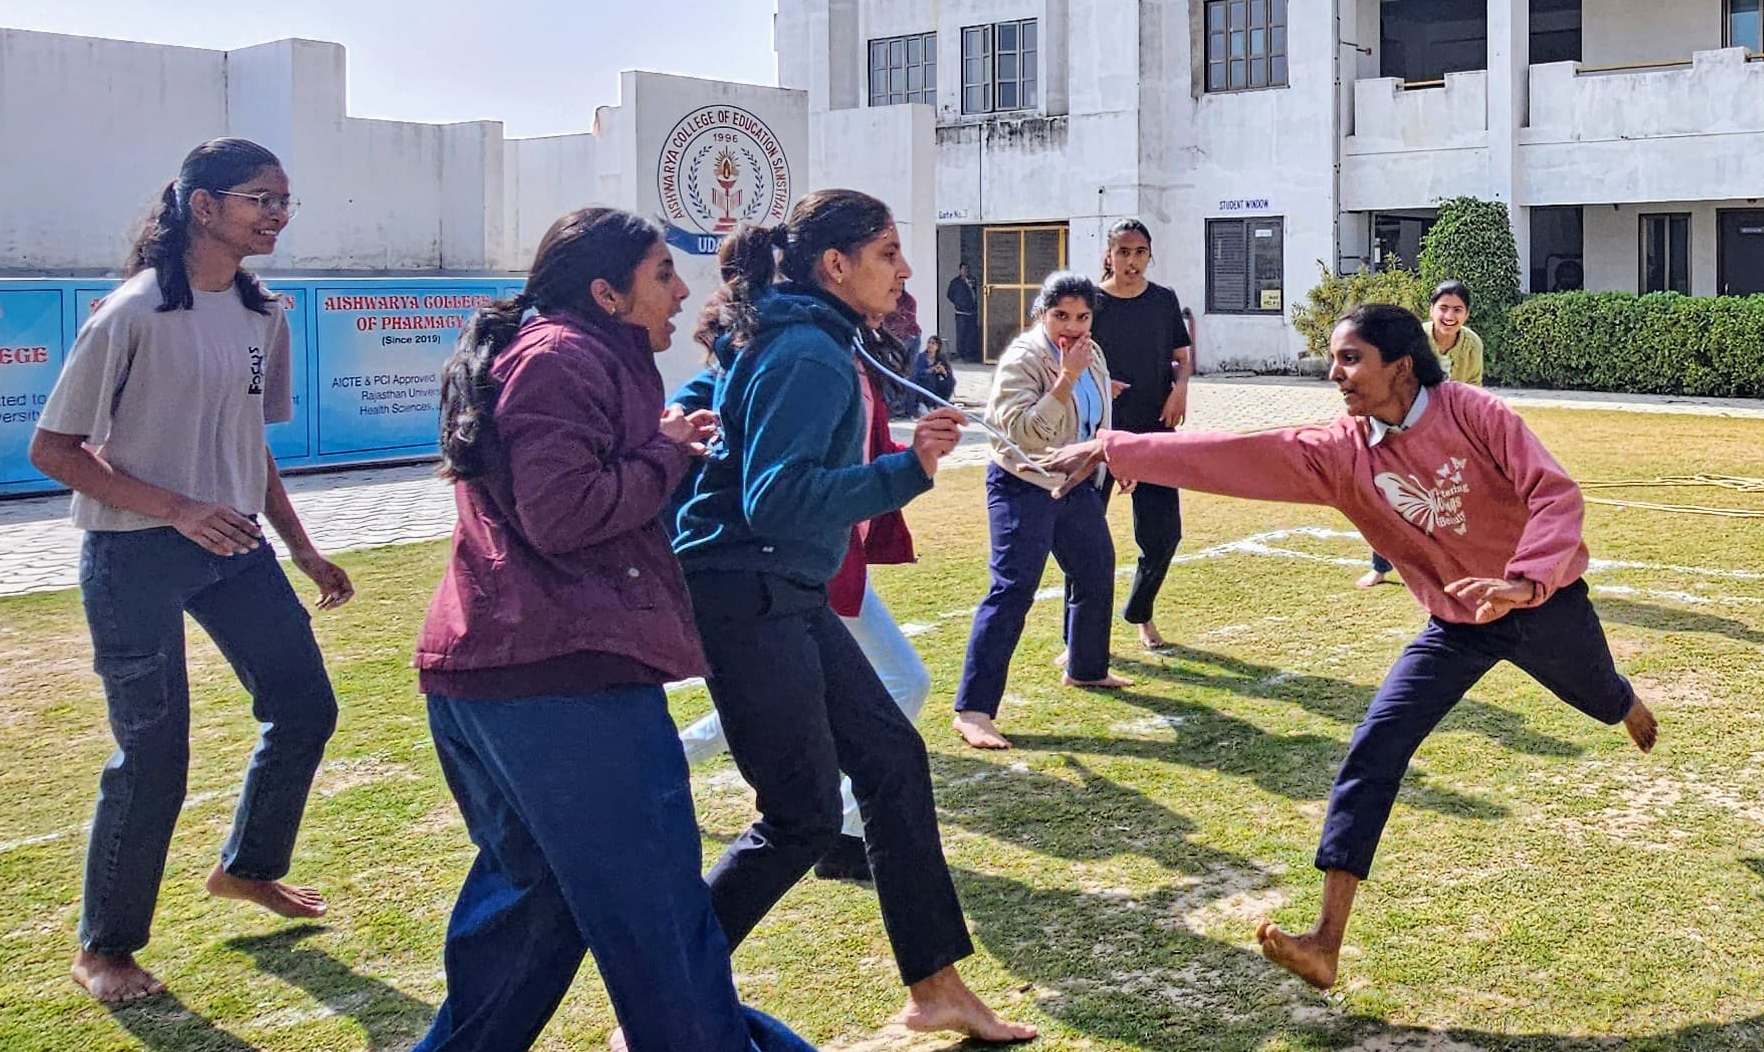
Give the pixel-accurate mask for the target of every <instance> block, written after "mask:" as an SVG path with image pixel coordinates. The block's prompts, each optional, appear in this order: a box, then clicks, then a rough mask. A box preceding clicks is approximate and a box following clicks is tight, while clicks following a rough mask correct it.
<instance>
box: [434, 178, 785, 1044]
mask: <svg viewBox="0 0 1764 1052" xmlns="http://www.w3.org/2000/svg"><path fill="white" fill-rule="evenodd" d="M686 294H687V292H686V286H685V284H684V283H683V282H682V281H681V280H680V278H679V276H678V275H676V274H675V273H674V263H673V258H672V256H671V255H670V254H669V252H668V247H667V244H666V243H665V242H664V241H663V240H662V236H661V232H660V231H659V230H657V229H656V227H655V226H654V225H653V224H651V223H650V222H648V221H647V220H644V219H642V218H640V217H638V216H635V215H632V214H630V213H628V212H620V211H615V210H613V209H604V208H589V209H583V210H581V211H578V212H572V213H570V214H568V215H565V216H564V217H563V218H561V219H559V220H558V221H557V222H556V223H554V224H553V225H552V227H551V229H550V230H549V231H548V232H547V233H546V235H545V239H544V240H543V241H542V242H541V243H540V245H539V252H538V255H537V257H536V258H535V259H534V260H533V267H532V271H531V273H530V276H529V277H528V279H527V286H526V289H525V291H523V292H522V293H521V294H520V295H519V296H516V297H515V298H514V299H512V300H506V301H502V302H499V303H496V304H493V305H492V306H490V307H488V308H486V309H484V310H482V311H480V312H479V313H478V314H477V315H476V316H475V317H474V318H473V320H472V322H471V323H470V325H468V327H467V328H466V331H465V332H464V333H462V334H461V337H460V342H459V347H458V349H457V350H456V351H455V352H454V354H453V357H452V358H451V359H449V361H448V363H447V367H446V369H445V371H444V373H443V379H442V383H443V387H442V418H441V450H442V464H441V474H442V475H443V477H445V478H448V479H451V480H452V481H453V483H454V495H455V501H456V503H457V504H458V508H459V524H458V526H457V527H456V528H455V529H454V534H453V554H452V558H451V559H450V560H449V562H448V566H447V572H446V575H445V576H444V577H443V578H442V580H441V585H440V587H439V588H438V589H436V592H435V597H434V600H433V601H432V602H431V603H430V605H429V616H428V620H427V622H426V623H425V624H424V625H423V631H422V637H421V639H420V641H419V642H418V645H417V659H416V664H417V667H418V668H419V669H420V670H421V672H420V682H421V686H422V690H423V692H424V693H425V694H427V695H428V701H429V725H430V728H431V730H432V732H433V735H434V740H435V751H436V752H437V753H438V754H439V755H440V759H441V769H442V772H443V773H444V774H445V775H446V776H447V784H448V787H449V788H450V789H452V791H453V795H454V799H455V800H456V801H457V802H458V804H459V809H460V813H461V814H462V815H463V816H464V818H465V821H466V827H467V829H468V830H470V832H471V836H472V841H473V842H474V843H476V844H477V845H478V848H479V854H478V858H477V861H476V862H474V863H473V865H472V869H471V872H470V874H468V875H467V877H466V881H465V886H464V887H462V888H461V889H460V893H459V901H458V903H457V904H456V905H455V907H454V911H453V918H452V920H451V921H450V923H449V924H448V930H447V953H446V965H447V991H448V992H447V1000H446V1001H445V1002H444V1003H443V1004H442V1005H441V1009H440V1011H439V1012H438V1013H437V1014H436V1017H435V1022H434V1025H433V1026H432V1027H431V1029H430V1030H429V1033H428V1035H427V1036H426V1037H425V1038H424V1039H423V1040H422V1042H421V1043H420V1044H418V1046H417V1048H418V1049H420V1050H424V1052H429V1050H440V1049H448V1050H454V1049H461V1050H463V1049H497V1050H501V1049H511V1048H526V1047H528V1046H529V1045H531V1044H532V1042H533V1041H534V1039H536V1038H537V1037H538V1035H539V1032H540V1030H541V1029H543V1027H544V1026H545V1023H546V1021H547V1020H548V1019H549V1018H550V1017H551V1013H552V1012H553V1011H554V1010H555V1009H556V1008H557V1004H558V1002H559V1001H560V1000H562V998H563V995H564V993H565V992H566V991H567V990H568V989H569V986H570V982H571V981H572V979H574V977H575V974H576V969H577V968H578V967H579V966H580V964H581V961H582V956H583V954H584V953H585V952H587V951H592V952H593V953H594V957H595V962H596V963H597V964H598V965H599V966H600V973H601V976H602V978H603V979H604V980H605V981H606V988H607V993H608V995H609V996H610V997H611V999H612V1003H613V1008H614V1010H615V1011H616V1012H617V1013H618V1017H619V1022H620V1024H621V1025H622V1026H623V1028H624V1035H625V1041H626V1043H627V1047H628V1048H630V1049H631V1050H633V1052H664V1050H672V1049H687V1048H690V1049H707V1050H727V1052H746V1050H752V1049H759V1050H771V1049H789V1050H797V1049H806V1048H808V1046H807V1045H805V1044H804V1043H803V1042H802V1040H801V1039H800V1038H797V1037H796V1036H795V1035H794V1034H792V1033H791V1032H790V1031H789V1030H788V1029H787V1028H785V1027H784V1026H783V1025H782V1024H780V1023H778V1022H777V1021H775V1020H772V1019H769V1018H767V1017H766V1016H764V1015H762V1014H760V1013H758V1012H755V1011H753V1010H752V1009H743V1008H742V1006H741V1004H740V1003H739V1002H738V1001H737V999H736V996H735V986H734V982H733V980H732V978H731V976H730V971H729V944H728V941H727V939H725V938H724V935H723V932H722V929H721V928H720V927H719V926H718V924H717V919H716V915H715V913H713V912H712V910H711V903H710V893H709V889H708V888H707V887H706V886H705V883H704V880H703V878H702V877H701V876H700V861H701V860H700V855H699V839H698V823H697V818H696V816H695V815H694V814H693V810H692V794H691V791H690V787H689V786H688V784H687V778H686V761H685V757H684V755H683V754H682V753H681V751H680V745H679V742H678V739H676V738H675V736H674V724H673V721H672V720H671V719H670V718H669V716H668V708H667V698H666V695H665V693H664V692H663V688H662V685H663V684H664V683H666V682H668V681H669V680H674V679H679V678H682V677H685V676H692V675H698V674H701V673H702V672H703V671H704V655H703V652H702V651H701V650H700V648H699V642H698V637H697V634H696V632H695V631H694V629H693V626H692V612H691V607H690V604H689V601H688V599H687V596H686V587H685V581H684V579H683V578H682V577H681V574H680V568H679V566H678V564H676V563H675V562H674V558H673V555H672V554H671V553H670V552H669V549H668V540H667V537H666V535H665V534H664V532H663V530H662V527H661V524H660V522H659V521H658V519H657V513H658V512H660V510H661V508H662V506H663V504H664V502H665V501H666V500H667V497H668V495H669V493H670V491H671V490H672V489H673V488H674V486H675V484H677V483H678V482H679V481H680V479H681V477H682V476H684V475H685V473H686V468H687V465H688V464H689V463H690V462H691V459H692V456H693V454H694V453H695V452H699V451H701V450H702V446H701V445H700V442H701V441H702V440H703V439H704V438H706V437H707V436H708V434H709V427H710V421H709V417H708V414H693V415H690V416H688V415H686V414H683V413H680V412H678V411H672V412H668V413H664V412H663V411H662V383H661V375H660V373H658V372H657V371H656V367H655V360H654V356H655V354H657V353H659V352H661V351H664V350H666V349H667V347H668V344H669V342H670V339H671V337H672V334H673V330H674V326H673V324H672V322H671V321H670V320H669V319H670V318H672V317H673V315H675V314H677V313H679V310H680V302H681V301H682V300H684V299H685V298H686ZM529 311H536V312H537V313H536V314H534V315H533V316H531V317H528V316H527V315H528V312H529Z"/></svg>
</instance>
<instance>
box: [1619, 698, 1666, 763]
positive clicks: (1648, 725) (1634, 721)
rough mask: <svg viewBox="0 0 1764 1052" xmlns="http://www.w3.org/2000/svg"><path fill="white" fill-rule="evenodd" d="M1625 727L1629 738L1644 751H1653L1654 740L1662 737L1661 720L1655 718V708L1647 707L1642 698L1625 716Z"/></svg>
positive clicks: (1636, 700)
mask: <svg viewBox="0 0 1764 1052" xmlns="http://www.w3.org/2000/svg"><path fill="white" fill-rule="evenodd" d="M1623 729H1624V730H1626V731H1628V732H1629V740H1630V741H1633V742H1635V747H1636V748H1638V749H1640V750H1641V751H1642V752H1653V751H1654V742H1656V741H1657V740H1659V737H1660V721H1658V720H1656V719H1654V710H1653V709H1650V708H1648V707H1647V705H1646V704H1645V703H1643V701H1642V700H1641V699H1640V698H1637V699H1635V704H1634V705H1631V706H1630V708H1629V715H1627V716H1625V717H1623Z"/></svg>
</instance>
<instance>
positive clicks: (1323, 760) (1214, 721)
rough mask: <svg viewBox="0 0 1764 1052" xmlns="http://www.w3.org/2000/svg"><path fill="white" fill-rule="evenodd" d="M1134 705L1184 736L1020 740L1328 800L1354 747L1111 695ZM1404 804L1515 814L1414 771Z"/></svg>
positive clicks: (1174, 701)
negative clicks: (1205, 773)
mask: <svg viewBox="0 0 1764 1052" xmlns="http://www.w3.org/2000/svg"><path fill="white" fill-rule="evenodd" d="M1111 693H1112V696H1114V697H1118V698H1120V699H1121V700H1122V701H1124V702H1127V703H1128V704H1130V705H1136V706H1139V707H1140V708H1143V709H1147V710H1149V711H1152V712H1155V713H1157V714H1158V715H1160V716H1163V717H1165V718H1166V719H1167V720H1168V721H1169V722H1170V725H1171V727H1172V728H1173V729H1174V730H1175V731H1176V738H1175V740H1174V741H1160V740H1149V739H1145V738H1130V737H1120V738H1116V737H1093V736H1088V735H1076V734H1012V735H1011V741H1012V743H1014V744H1015V745H1016V746H1017V747H1018V748H1019V749H1036V750H1040V751H1043V752H1060V753H1086V754H1089V755H1092V756H1125V757H1132V758H1134V759H1144V760H1156V761H1160V762H1163V763H1179V764H1182V765H1183V766H1186V767H1196V768H1204V769H1207V770H1214V771H1218V772H1220V773H1221V774H1229V775H1235V776H1238V777H1242V778H1247V779H1249V780H1250V781H1253V782H1255V783H1256V784H1257V785H1258V786H1260V787H1262V788H1263V789H1265V790H1267V791H1268V792H1271V793H1277V794H1279V795H1281V796H1285V797H1288V798H1290V799H1293V800H1322V799H1325V798H1326V797H1328V795H1329V788H1330V786H1331V785H1332V784H1333V783H1334V780H1335V771H1336V769H1337V768H1338V767H1340V766H1341V760H1342V757H1343V756H1344V755H1345V754H1346V747H1345V746H1344V745H1343V744H1342V743H1341V742H1339V741H1336V740H1335V739H1333V738H1324V737H1321V736H1319V735H1315V734H1291V735H1279V734H1269V733H1268V732H1267V731H1264V730H1262V729H1261V728H1260V727H1257V726H1256V725H1255V724H1253V723H1249V722H1247V721H1245V720H1240V719H1237V718H1236V717H1234V716H1227V715H1225V714H1224V713H1221V712H1219V711H1218V710H1216V709H1214V708H1211V707H1209V706H1206V705H1202V704H1198V703H1196V702H1192V701H1184V700H1182V699H1180V698H1169V697H1164V696H1162V695H1157V694H1147V693H1144V692H1142V691H1137V690H1121V691H1113V692H1111ZM1402 800H1403V803H1405V804H1407V805H1409V806H1411V807H1420V808H1425V809H1427V810H1429V811H1437V812H1439V813H1441V814H1448V815H1455V816H1458V817H1463V818H1477V819H1484V820H1488V819H1496V818H1501V817H1503V816H1505V815H1506V814H1507V809H1506V808H1505V807H1503V806H1501V805H1500V804H1497V803H1491V802H1488V801H1485V800H1479V799H1477V798H1476V797H1473V796H1466V795H1464V794H1462V793H1458V792H1454V791H1452V790H1450V789H1444V788H1440V787H1438V786H1432V785H1428V784H1427V781H1426V776H1425V774H1424V773H1422V772H1419V771H1417V770H1416V769H1415V768H1414V767H1413V766H1411V767H1410V768H1409V773H1408V775H1407V776H1406V777H1405V778H1404V781H1403V795H1402Z"/></svg>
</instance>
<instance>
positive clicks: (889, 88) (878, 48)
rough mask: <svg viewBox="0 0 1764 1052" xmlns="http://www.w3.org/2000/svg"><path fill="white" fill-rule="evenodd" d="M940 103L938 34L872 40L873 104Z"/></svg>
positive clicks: (919, 34) (871, 101)
mask: <svg viewBox="0 0 1764 1052" xmlns="http://www.w3.org/2000/svg"><path fill="white" fill-rule="evenodd" d="M903 102H923V103H925V104H926V105H931V106H935V105H936V104H937V34H936V33H915V34H913V35H911V36H904V37H886V38H884V39H881V40H872V41H870V105H872V106H898V105H900V104H901V103H903Z"/></svg>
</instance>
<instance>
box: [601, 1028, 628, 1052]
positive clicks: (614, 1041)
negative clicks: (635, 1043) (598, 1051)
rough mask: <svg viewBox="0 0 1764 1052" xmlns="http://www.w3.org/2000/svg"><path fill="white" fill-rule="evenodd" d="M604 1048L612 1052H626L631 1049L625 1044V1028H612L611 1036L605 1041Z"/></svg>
mask: <svg viewBox="0 0 1764 1052" xmlns="http://www.w3.org/2000/svg"><path fill="white" fill-rule="evenodd" d="M606 1047H607V1048H609V1049H611V1050H612V1052H627V1050H628V1049H629V1048H630V1047H631V1046H629V1045H627V1044H625V1028H624V1027H622V1026H620V1027H614V1028H613V1032H612V1034H611V1035H610V1036H609V1037H608V1038H607V1039H606Z"/></svg>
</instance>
